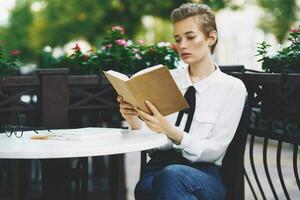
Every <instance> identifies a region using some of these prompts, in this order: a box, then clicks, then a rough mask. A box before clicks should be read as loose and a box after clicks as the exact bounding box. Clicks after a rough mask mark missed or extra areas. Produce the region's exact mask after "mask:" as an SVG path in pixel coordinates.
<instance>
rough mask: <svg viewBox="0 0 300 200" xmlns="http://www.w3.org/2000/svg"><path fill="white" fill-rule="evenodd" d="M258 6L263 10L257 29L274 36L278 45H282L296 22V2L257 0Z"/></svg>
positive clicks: (291, 0)
mask: <svg viewBox="0 0 300 200" xmlns="http://www.w3.org/2000/svg"><path fill="white" fill-rule="evenodd" d="M257 3H258V5H260V6H261V7H262V8H263V9H264V11H265V12H264V15H263V16H262V17H261V19H260V24H259V27H260V28H262V29H263V30H264V32H267V33H272V34H274V35H275V37H276V39H277V41H278V42H279V43H283V42H284V40H285V39H286V37H287V34H288V32H289V30H290V29H291V27H292V26H293V24H294V23H295V21H296V20H297V11H298V12H299V9H300V8H299V7H297V3H296V0H257Z"/></svg>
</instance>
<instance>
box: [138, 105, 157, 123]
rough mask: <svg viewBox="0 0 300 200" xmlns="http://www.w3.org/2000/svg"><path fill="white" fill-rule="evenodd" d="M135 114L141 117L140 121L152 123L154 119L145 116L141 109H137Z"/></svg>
mask: <svg viewBox="0 0 300 200" xmlns="http://www.w3.org/2000/svg"><path fill="white" fill-rule="evenodd" d="M137 112H138V114H139V116H141V118H142V119H144V120H145V121H154V120H155V118H154V117H153V116H151V115H149V114H147V113H146V112H144V111H142V110H141V109H139V108H137Z"/></svg>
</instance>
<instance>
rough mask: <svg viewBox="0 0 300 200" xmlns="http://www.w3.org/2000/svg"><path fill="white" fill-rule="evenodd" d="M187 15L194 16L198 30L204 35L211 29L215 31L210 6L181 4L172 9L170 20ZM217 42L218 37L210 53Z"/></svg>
mask: <svg viewBox="0 0 300 200" xmlns="http://www.w3.org/2000/svg"><path fill="white" fill-rule="evenodd" d="M188 17H195V20H196V22H197V23H198V24H199V28H200V30H201V31H202V32H203V33H204V35H205V36H206V37H208V36H209V33H210V32H211V31H217V25H216V20H215V14H214V13H213V11H212V10H211V8H210V7H209V6H207V5H205V4H197V3H186V4H182V5H181V6H180V7H179V8H176V9H174V10H173V11H172V13H171V20H172V22H173V23H176V22H178V21H181V20H184V19H186V18H188ZM217 43H218V39H217V40H216V42H215V43H214V44H213V45H212V46H211V50H210V52H211V54H213V53H214V49H215V47H216V45H217Z"/></svg>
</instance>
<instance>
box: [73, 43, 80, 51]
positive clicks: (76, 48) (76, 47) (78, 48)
mask: <svg viewBox="0 0 300 200" xmlns="http://www.w3.org/2000/svg"><path fill="white" fill-rule="evenodd" d="M72 49H73V50H74V51H80V46H79V45H78V44H76V45H75V47H73V48H72Z"/></svg>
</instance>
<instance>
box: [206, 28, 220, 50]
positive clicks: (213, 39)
mask: <svg viewBox="0 0 300 200" xmlns="http://www.w3.org/2000/svg"><path fill="white" fill-rule="evenodd" d="M208 39H209V46H212V45H214V44H215V43H216V41H217V39H218V34H217V31H215V30H214V31H211V32H210V33H209V35H208Z"/></svg>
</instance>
